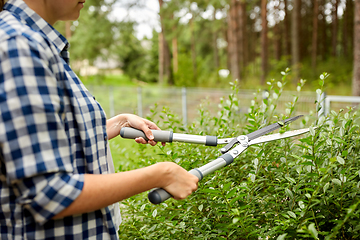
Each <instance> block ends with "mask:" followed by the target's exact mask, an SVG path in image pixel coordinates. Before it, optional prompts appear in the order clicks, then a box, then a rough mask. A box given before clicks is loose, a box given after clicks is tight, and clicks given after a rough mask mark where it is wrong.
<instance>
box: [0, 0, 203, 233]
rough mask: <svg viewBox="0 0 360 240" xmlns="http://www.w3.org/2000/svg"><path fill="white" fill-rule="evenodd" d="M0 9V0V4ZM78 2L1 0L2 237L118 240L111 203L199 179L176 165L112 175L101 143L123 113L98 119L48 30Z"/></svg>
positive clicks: (143, 124)
mask: <svg viewBox="0 0 360 240" xmlns="http://www.w3.org/2000/svg"><path fill="white" fill-rule="evenodd" d="M0 1H1V3H0V6H2V5H4V1H3V0H0ZM84 4H85V0H8V1H7V3H5V5H4V6H3V11H2V12H1V13H0V112H1V117H0V201H1V202H0V239H95V238H96V239H117V238H118V237H117V230H118V225H119V224H120V223H119V215H118V214H117V211H118V206H117V205H116V204H115V203H117V202H119V201H121V200H122V199H125V198H128V197H130V196H133V195H135V194H138V193H140V192H143V191H147V190H149V189H152V188H155V187H160V188H164V189H165V190H167V191H168V192H169V193H171V194H172V196H174V198H175V199H183V198H185V197H186V196H188V195H189V194H191V192H193V191H195V190H196V188H197V182H198V179H197V178H196V177H195V176H193V175H191V174H189V173H188V172H187V171H186V170H184V169H183V168H181V167H180V166H178V165H176V164H174V163H158V164H155V165H152V166H149V167H146V168H143V169H138V170H134V171H129V172H122V173H114V171H113V164H112V160H111V155H110V149H109V148H108V140H110V139H112V138H114V137H116V136H118V134H119V132H120V129H121V128H122V127H124V126H129V127H134V128H137V129H140V130H142V131H144V132H145V134H146V136H147V137H148V139H150V140H149V141H148V142H146V141H145V140H144V139H143V138H138V139H136V142H138V143H144V144H145V143H149V144H151V145H155V144H156V142H155V141H154V140H153V136H152V134H151V131H150V129H159V128H158V127H157V126H156V125H155V124H154V123H153V122H150V121H148V120H146V119H143V118H140V117H138V116H135V115H131V114H120V115H118V116H115V117H113V118H111V119H109V120H106V117H105V113H104V111H103V109H102V108H101V106H100V105H99V103H98V102H96V101H95V99H94V98H93V97H92V96H91V94H90V93H89V92H88V91H87V89H86V88H85V87H84V85H83V84H82V83H81V81H80V80H79V79H78V78H77V76H76V75H75V73H74V72H73V71H72V70H71V68H70V66H69V65H68V63H69V54H68V52H67V50H68V42H67V40H66V39H65V38H64V37H63V36H62V35H61V34H60V33H58V32H57V31H56V30H55V29H54V28H53V27H52V25H53V24H55V22H57V21H59V20H75V19H77V18H78V17H79V13H80V10H81V9H82V8H83V6H84Z"/></svg>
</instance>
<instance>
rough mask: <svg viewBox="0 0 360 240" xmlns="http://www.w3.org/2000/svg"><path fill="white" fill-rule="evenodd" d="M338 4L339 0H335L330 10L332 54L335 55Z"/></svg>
mask: <svg viewBox="0 0 360 240" xmlns="http://www.w3.org/2000/svg"><path fill="white" fill-rule="evenodd" d="M338 5H339V0H335V2H334V6H333V12H332V44H331V46H332V56H333V57H336V52H337V51H336V48H337V35H338Z"/></svg>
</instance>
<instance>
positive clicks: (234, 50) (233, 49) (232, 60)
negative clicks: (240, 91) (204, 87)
mask: <svg viewBox="0 0 360 240" xmlns="http://www.w3.org/2000/svg"><path fill="white" fill-rule="evenodd" d="M238 3H239V2H238V1H237V0H231V2H230V9H229V15H228V31H227V35H228V58H229V64H230V66H229V68H230V72H231V75H232V78H233V79H238V80H239V81H240V59H239V44H238V41H239V40H238V39H239V34H238V32H239V18H238V11H237V10H238Z"/></svg>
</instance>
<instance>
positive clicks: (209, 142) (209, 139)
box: [205, 136, 217, 147]
mask: <svg viewBox="0 0 360 240" xmlns="http://www.w3.org/2000/svg"><path fill="white" fill-rule="evenodd" d="M205 146H212V147H216V146H217V137H216V136H206V143H205Z"/></svg>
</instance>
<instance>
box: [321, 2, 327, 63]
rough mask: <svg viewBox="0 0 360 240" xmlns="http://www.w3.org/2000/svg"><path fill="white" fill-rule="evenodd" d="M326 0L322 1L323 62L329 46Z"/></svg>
mask: <svg viewBox="0 0 360 240" xmlns="http://www.w3.org/2000/svg"><path fill="white" fill-rule="evenodd" d="M325 4H326V1H325V0H321V6H322V8H321V9H322V10H321V15H322V19H321V44H320V45H321V60H323V61H324V60H325V59H326V55H327V54H328V47H327V46H328V44H327V33H326V14H325Z"/></svg>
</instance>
